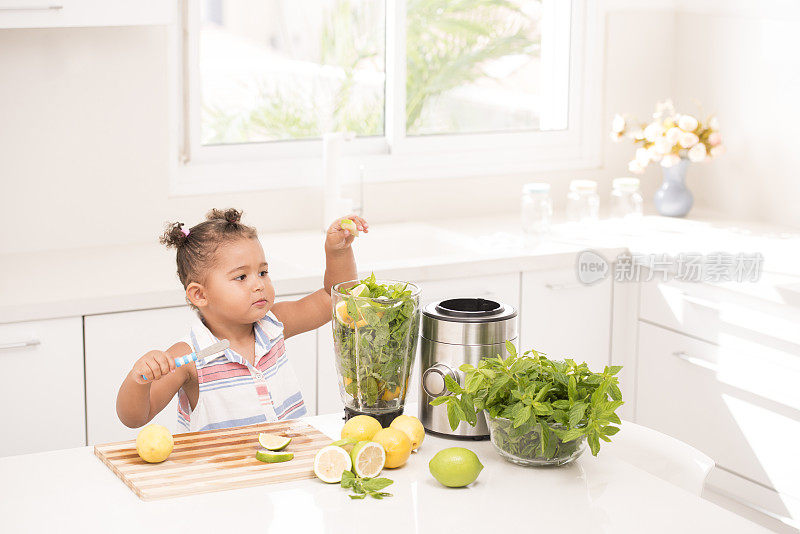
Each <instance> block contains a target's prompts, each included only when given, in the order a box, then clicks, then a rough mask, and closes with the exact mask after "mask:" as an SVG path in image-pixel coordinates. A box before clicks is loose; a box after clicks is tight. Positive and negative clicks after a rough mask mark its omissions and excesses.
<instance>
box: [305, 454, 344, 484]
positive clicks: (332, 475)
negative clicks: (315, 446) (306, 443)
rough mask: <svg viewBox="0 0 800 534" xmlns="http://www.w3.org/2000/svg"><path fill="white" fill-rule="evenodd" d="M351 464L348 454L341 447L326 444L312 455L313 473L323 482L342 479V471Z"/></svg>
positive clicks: (330, 482)
mask: <svg viewBox="0 0 800 534" xmlns="http://www.w3.org/2000/svg"><path fill="white" fill-rule="evenodd" d="M352 466H353V462H352V460H351V459H350V455H349V454H347V451H345V450H344V449H343V448H341V447H337V446H336V445H328V446H327V447H323V448H321V449H320V450H319V452H317V455H316V456H315V457H314V474H315V475H317V478H319V479H320V480H321V481H323V482H327V483H329V484H332V483H334V482H341V481H342V473H344V472H345V471H349V470H350V468H351V467H352Z"/></svg>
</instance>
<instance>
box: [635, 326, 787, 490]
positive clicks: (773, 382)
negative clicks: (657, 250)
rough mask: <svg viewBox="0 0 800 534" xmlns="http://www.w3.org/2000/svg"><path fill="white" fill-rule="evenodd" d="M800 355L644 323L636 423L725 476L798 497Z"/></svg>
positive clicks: (641, 340)
mask: <svg viewBox="0 0 800 534" xmlns="http://www.w3.org/2000/svg"><path fill="white" fill-rule="evenodd" d="M799 383H800V356H798V355H797V354H793V353H791V352H786V351H784V350H779V349H774V348H769V347H767V346H764V345H762V346H755V345H753V344H752V343H748V342H747V341H745V340H742V342H741V344H740V346H739V347H737V348H733V347H724V346H719V345H717V344H713V343H708V342H706V341H702V340H699V339H696V338H693V337H689V336H686V335H683V334H680V333H677V332H673V331H671V330H667V329H665V328H661V327H659V326H655V325H652V324H649V323H646V322H643V321H640V322H639V373H638V385H637V389H638V398H637V407H636V422H637V423H639V424H643V425H645V426H648V427H651V428H655V429H656V430H659V431H661V432H664V433H666V434H669V435H671V436H674V437H676V438H678V439H680V440H682V441H685V442H687V443H689V444H690V445H692V446H694V447H697V448H698V449H700V450H701V451H703V452H704V453H706V454H708V455H709V456H711V457H712V458H713V459H714V460H715V461H716V462H717V465H718V466H719V467H721V468H723V469H725V470H727V471H730V472H732V473H736V474H738V475H740V476H742V477H745V478H747V479H750V480H751V481H756V482H757V483H759V484H761V485H763V486H765V487H768V488H773V489H774V490H776V491H778V492H781V493H785V494H788V495H792V496H794V497H795V498H797V497H800V477H799V476H798V473H800V456H798V454H797V450H796V449H797V448H796V446H795V444H796V443H798V442H800V389H798V387H797V384H799Z"/></svg>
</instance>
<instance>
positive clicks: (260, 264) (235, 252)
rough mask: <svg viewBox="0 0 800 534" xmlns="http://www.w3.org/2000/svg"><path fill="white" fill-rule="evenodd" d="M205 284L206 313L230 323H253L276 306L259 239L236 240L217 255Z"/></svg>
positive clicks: (273, 290) (219, 249) (221, 249)
mask: <svg viewBox="0 0 800 534" xmlns="http://www.w3.org/2000/svg"><path fill="white" fill-rule="evenodd" d="M215 260H216V261H215V264H214V266H213V267H212V268H211V270H210V271H209V273H208V275H207V278H206V283H205V297H206V301H207V304H206V307H205V310H204V308H203V307H201V308H200V309H201V310H204V311H207V312H211V313H213V314H214V315H216V316H217V317H220V318H224V319H226V320H228V321H231V322H240V323H242V324H244V323H253V322H256V321H258V320H259V319H261V318H262V317H264V315H266V313H267V311H269V309H270V308H271V307H272V305H273V304H274V303H275V288H274V287H272V281H271V280H270V279H269V275H268V266H267V261H266V259H265V257H264V249H263V248H262V247H261V243H260V242H259V241H258V239H239V240H237V241H234V242H232V243H228V244H225V245H222V246H221V247H220V248H218V249H217V251H216V258H215Z"/></svg>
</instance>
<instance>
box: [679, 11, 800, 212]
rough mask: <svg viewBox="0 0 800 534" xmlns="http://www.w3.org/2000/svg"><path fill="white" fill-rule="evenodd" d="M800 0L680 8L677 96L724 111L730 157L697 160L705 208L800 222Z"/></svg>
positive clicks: (696, 187) (696, 183)
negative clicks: (799, 28)
mask: <svg viewBox="0 0 800 534" xmlns="http://www.w3.org/2000/svg"><path fill="white" fill-rule="evenodd" d="M799 25H800V2H793V3H789V2H774V1H767V2H749V4H748V3H743V2H731V3H729V4H721V3H719V2H701V3H700V5H699V6H698V5H697V4H694V5H693V4H688V3H687V5H686V6H680V11H679V12H678V14H677V18H676V25H675V27H676V34H675V73H676V76H675V81H676V86H675V96H676V103H677V104H679V105H680V106H681V107H682V108H684V109H687V110H689V112H691V110H693V109H695V105H694V101H695V100H697V101H700V102H701V103H703V104H704V105H705V106H706V110H707V111H708V112H715V113H717V114H718V116H719V121H720V128H721V131H722V136H723V142H724V143H725V144H726V145H727V148H728V151H727V153H726V154H725V156H724V157H723V158H720V159H718V160H715V161H713V162H710V163H706V164H702V165H692V166H691V168H690V171H689V173H690V174H689V177H688V183H689V186H690V188H691V189H692V190H693V191H694V192H695V198H696V201H697V202H698V203H700V204H701V205H708V206H713V207H714V208H715V209H716V210H718V211H721V212H723V213H726V214H728V215H730V216H733V217H742V218H749V219H755V220H762V221H768V222H773V223H780V224H785V225H791V226H794V227H800V209H798V207H799V206H800V31H798V26H799Z"/></svg>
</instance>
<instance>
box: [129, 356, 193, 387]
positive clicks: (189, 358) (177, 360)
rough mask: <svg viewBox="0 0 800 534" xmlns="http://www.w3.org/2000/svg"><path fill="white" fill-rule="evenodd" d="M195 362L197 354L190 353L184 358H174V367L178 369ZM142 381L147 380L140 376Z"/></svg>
mask: <svg viewBox="0 0 800 534" xmlns="http://www.w3.org/2000/svg"><path fill="white" fill-rule="evenodd" d="M196 361H197V353H196V352H192V353H191V354H186V355H184V356H179V357H177V358H175V367H180V366H182V365H186V364H187V363H190V362H196ZM142 379H144V380H147V377H146V376H144V375H142Z"/></svg>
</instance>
